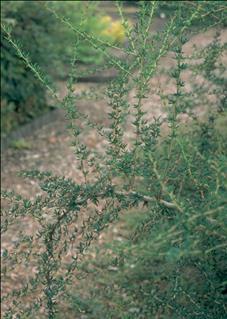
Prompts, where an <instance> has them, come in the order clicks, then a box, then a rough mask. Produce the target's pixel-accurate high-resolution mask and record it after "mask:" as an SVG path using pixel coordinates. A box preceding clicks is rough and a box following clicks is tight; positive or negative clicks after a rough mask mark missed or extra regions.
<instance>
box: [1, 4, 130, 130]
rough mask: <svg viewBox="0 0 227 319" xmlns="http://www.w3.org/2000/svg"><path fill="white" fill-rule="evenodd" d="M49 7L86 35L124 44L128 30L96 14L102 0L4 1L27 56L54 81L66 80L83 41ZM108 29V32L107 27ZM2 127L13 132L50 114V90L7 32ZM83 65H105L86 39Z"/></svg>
mask: <svg viewBox="0 0 227 319" xmlns="http://www.w3.org/2000/svg"><path fill="white" fill-rule="evenodd" d="M46 4H48V6H49V7H51V8H52V9H54V10H55V11H56V12H57V13H58V14H59V15H61V16H64V17H66V18H67V19H69V21H70V22H71V23H72V25H73V26H74V27H75V28H77V29H79V30H80V31H81V32H86V33H87V34H90V35H92V36H94V37H100V38H101V39H103V40H108V41H109V42H110V43H112V42H116V41H122V40H123V38H124V32H123V29H122V28H121V26H120V24H119V23H118V22H117V23H115V22H113V21H112V20H111V21H109V22H108V23H106V22H107V21H106V22H105V23H103V20H102V19H101V14H99V13H98V12H97V10H96V7H97V5H98V1H94V2H93V3H89V5H88V4H87V3H86V2H84V1H47V2H46V3H45V1H3V2H1V19H2V22H4V23H5V24H7V25H8V26H10V28H11V32H12V35H13V36H14V38H16V39H19V41H20V46H21V47H22V48H23V50H24V52H29V57H30V59H31V61H32V63H33V64H34V65H39V67H40V69H41V70H42V71H44V72H45V73H46V74H48V77H49V78H48V79H47V80H48V81H49V82H53V80H55V79H57V78H60V79H64V78H65V76H66V74H68V71H69V65H70V61H71V59H72V57H73V54H74V52H73V46H74V44H75V43H76V41H77V40H78V34H75V32H73V31H72V30H70V29H69V28H68V27H67V26H66V25H64V24H62V23H60V22H59V20H57V19H56V17H55V16H54V15H53V14H50V12H49V11H48V10H47V8H46ZM104 28H106V29H107V30H108V32H107V33H108V34H107V33H105V31H104V32H103V29H104ZM1 48H2V49H1V71H2V75H1V92H2V94H1V102H2V103H1V114H2V122H1V129H2V133H3V134H7V133H8V132H10V131H11V130H12V129H14V128H15V127H17V126H18V125H19V124H24V123H26V122H28V121H30V120H31V119H32V118H34V117H36V116H38V115H39V114H42V113H43V112H46V111H47V110H49V107H50V106H48V105H47V104H48V103H47V97H46V89H45V87H44V86H43V85H42V84H40V82H39V81H38V80H37V79H36V78H34V76H33V74H32V72H31V71H30V70H29V69H28V68H27V67H26V66H25V65H24V63H23V61H22V59H21V58H19V57H18V55H17V54H16V53H15V51H14V49H13V48H12V46H11V45H10V44H9V43H8V42H7V41H6V40H5V38H4V34H3V33H2V34H1ZM77 58H78V61H79V62H80V63H81V64H96V65H100V64H101V63H102V62H103V53H102V52H101V51H100V50H97V49H95V48H94V47H93V46H92V45H91V44H90V43H89V41H87V40H85V39H83V40H81V41H80V43H79V47H78V48H77Z"/></svg>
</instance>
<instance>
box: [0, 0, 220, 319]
mask: <svg viewBox="0 0 227 319" xmlns="http://www.w3.org/2000/svg"><path fill="white" fill-rule="evenodd" d="M211 3H213V6H212V5H211ZM139 5H140V10H139V13H138V18H137V22H136V24H135V26H134V27H132V26H130V25H129V23H128V21H127V19H126V18H125V17H124V11H123V9H122V4H121V2H117V7H118V10H119V14H120V16H121V18H122V23H123V26H124V28H125V30H126V35H127V37H128V46H127V47H126V48H121V47H119V46H116V45H111V44H110V43H109V42H106V41H104V40H101V39H100V38H98V37H95V36H93V35H92V36H91V35H89V34H87V33H86V32H83V31H81V30H80V29H78V28H77V27H75V26H73V25H72V24H71V22H70V21H69V20H67V19H66V18H64V17H62V16H61V15H60V14H59V13H58V12H56V11H55V10H54V9H53V8H52V7H51V6H48V4H47V6H48V8H49V10H50V12H51V13H52V14H54V15H55V17H56V18H57V19H58V20H59V21H61V23H63V24H64V25H66V26H68V27H69V28H70V29H71V30H72V31H73V32H75V34H77V35H78V34H79V38H77V42H76V45H75V48H74V52H75V54H74V56H73V58H72V70H71V73H70V78H69V81H68V86H67V87H68V94H67V95H66V96H65V97H64V99H63V100H60V99H59V97H58V94H57V93H56V92H55V91H54V90H53V89H52V87H51V86H50V85H49V84H46V82H45V79H44V78H43V76H42V74H40V73H39V71H38V70H37V69H36V67H35V66H34V65H33V63H32V61H31V60H30V59H29V58H28V57H27V56H26V55H25V54H24V52H23V50H22V49H21V47H20V46H19V45H18V44H17V42H15V40H14V38H13V36H12V34H11V33H10V30H9V29H8V28H7V26H6V25H3V26H2V28H3V31H4V37H5V38H6V40H8V42H9V43H11V45H12V46H13V47H14V49H15V50H16V52H17V54H18V55H19V57H20V58H21V59H22V60H24V62H25V64H26V66H27V68H28V69H30V70H31V71H33V72H34V73H35V75H36V76H37V77H38V78H39V80H40V81H41V82H42V83H43V84H44V85H45V84H46V88H47V89H48V90H49V91H50V93H52V95H53V97H54V98H55V99H56V103H57V104H58V105H61V106H62V107H63V108H64V109H65V111H66V117H67V119H68V121H69V129H70V131H71V132H72V135H73V136H74V142H73V146H74V148H75V155H76V157H77V160H78V165H79V168H80V170H81V172H82V175H83V178H84V181H83V182H81V183H76V182H74V181H73V180H70V179H67V178H65V177H64V176H55V175H53V174H52V173H51V172H38V171H30V172H22V173H21V174H22V175H23V176H25V177H27V178H32V179H36V180H37V181H38V182H39V185H40V188H41V190H42V191H43V193H44V194H43V195H42V196H41V195H39V196H37V197H36V198H35V199H34V200H29V199H27V198H23V197H22V196H20V195H18V194H15V193H14V192H10V191H4V192H2V196H3V198H4V200H8V201H9V202H11V206H10V209H7V208H6V209H3V212H2V215H3V217H2V232H3V233H6V234H7V231H10V229H11V227H13V225H15V224H16V223H19V222H21V221H22V220H24V219H25V221H26V220H27V221H29V222H33V223H34V225H35V229H36V230H37V231H36V232H34V233H32V234H30V233H26V232H21V233H20V234H19V235H20V236H18V240H17V241H16V242H15V243H14V247H13V249H12V250H7V249H5V250H4V251H3V263H4V266H3V278H6V280H7V276H9V274H11V273H13V271H18V269H19V267H21V266H24V267H27V269H33V271H31V272H29V273H28V276H27V278H24V281H23V283H22V286H21V287H15V288H12V290H11V291H9V292H8V293H7V294H5V295H4V296H3V303H4V316H5V318H14V317H18V318H32V317H34V318H42V317H44V318H49V319H51V318H57V316H60V318H61V317H62V315H63V313H64V316H67V312H66V311H64V309H65V308H64V307H65V305H66V304H67V298H68V294H69V293H70V292H72V291H74V290H75V287H76V285H79V284H78V279H79V278H80V275H81V273H80V271H79V268H80V267H79V266H80V265H81V262H82V260H83V258H84V257H83V255H84V253H85V252H86V251H87V248H88V247H89V246H90V245H91V243H92V242H93V241H94V240H95V239H96V238H98V236H99V234H100V232H102V231H103V229H104V228H106V227H107V226H108V225H109V224H110V223H112V222H114V220H116V219H118V217H119V214H120V213H122V212H123V211H130V209H131V208H135V207H137V206H139V207H140V205H139V204H141V203H142V204H143V205H145V206H147V207H148V209H147V210H148V212H149V214H147V217H146V221H145V222H144V223H142V225H141V224H138V228H137V229H136V232H135V233H134V235H133V236H132V239H131V241H127V243H126V244H125V246H124V245H123V246H124V247H120V248H119V249H118V250H117V252H119V251H120V253H119V258H118V256H117V259H116V260H115V263H117V265H118V260H119V261H121V262H120V266H121V267H122V270H123V271H125V277H124V278H122V276H120V275H119V278H120V279H119V278H118V279H116V280H119V281H120V283H119V281H118V284H119V286H121V288H122V290H121V292H122V291H124V292H125V293H126V297H127V295H129V296H130V298H129V299H128V301H127V298H126V301H125V302H124V301H123V300H122V302H123V306H124V308H123V311H121V309H122V307H123V306H122V303H121V304H119V307H118V305H117V307H116V309H114V310H113V307H110V308H109V309H107V310H108V311H106V312H102V313H101V314H100V312H99V313H98V315H97V313H96V314H94V313H93V314H92V309H89V311H90V315H91V318H97V317H102V318H151V317H153V318H208V317H209V318H211V317H212V318H224V317H225V315H226V308H225V305H224V294H222V293H223V291H225V289H226V288H225V286H226V279H225V278H224V273H225V260H226V216H225V209H226V148H225V146H226V141H225V137H223V136H222V134H221V133H220V131H219V130H218V128H217V123H218V121H220V119H221V121H223V119H224V118H225V116H226V103H225V98H224V92H225V86H224V70H223V66H222V62H221V59H222V55H223V52H224V49H225V46H224V45H223V44H222V43H221V42H220V41H219V38H220V35H219V34H218V33H217V36H216V38H215V39H214V42H213V44H211V45H210V49H209V47H207V49H204V50H203V51H202V52H199V51H197V50H196V49H195V51H196V52H193V54H192V55H191V56H187V55H186V54H185V52H184V45H186V44H187V42H188V40H189V39H190V38H191V37H192V36H193V35H194V34H196V33H198V32H199V31H200V32H202V31H205V30H209V29H210V28H213V27H216V28H217V30H218V29H220V26H221V25H222V22H223V20H224V18H225V16H224V11H225V7H224V5H223V3H220V5H219V6H217V5H216V3H214V2H210V5H209V10H208V11H207V7H206V2H193V5H191V6H190V7H189V9H188V10H187V11H185V5H184V2H178V3H174V5H175V6H176V9H175V10H174V11H173V14H172V16H171V18H170V19H169V20H168V21H167V22H166V24H165V26H164V29H163V30H162V31H160V32H157V33H152V32H150V31H151V29H150V26H151V24H152V22H153V20H154V17H155V14H156V13H157V10H158V9H159V5H160V4H159V2H156V1H145V2H143V1H140V2H139ZM196 21H204V26H203V25H201V24H200V25H199V26H198V27H196V28H192V27H191V26H192V25H193V24H194V23H195V22H196ZM220 32H221V30H219V33H220ZM83 40H86V41H88V42H89V43H90V44H91V45H92V46H93V48H94V49H96V50H98V51H101V52H102V54H104V56H105V57H106V60H107V62H106V65H105V66H104V67H105V68H108V67H111V68H112V67H114V68H116V70H117V71H118V76H117V78H116V79H115V80H113V81H112V82H111V83H110V84H109V85H108V86H107V90H106V99H107V101H108V105H109V109H110V111H109V120H110V125H109V127H104V126H102V125H97V124H96V123H94V122H92V121H91V120H90V119H89V117H88V116H87V115H85V114H84V113H82V112H81V111H79V109H78V107H77V106H78V103H77V102H78V101H77V96H76V95H75V94H74V84H75V83H76V80H77V63H78V60H79V58H78V54H77V48H78V44H79V42H80V41H83ZM111 49H113V51H112V50H111ZM119 50H120V51H123V52H124V54H125V59H124V60H122V59H120V58H118V57H117V56H116V55H115V53H116V51H117V52H118V51H119ZM112 52H113V53H112ZM168 55H170V57H171V59H172V58H173V60H174V61H175V63H174V66H173V67H172V68H171V69H170V70H168V71H166V72H167V73H168V74H167V75H168V82H172V83H173V84H174V90H172V91H171V92H170V93H168V94H167V92H165V90H164V92H163V93H161V91H160V103H161V102H162V101H165V111H166V116H162V117H160V118H157V117H156V118H152V119H150V117H149V115H150V114H149V110H146V108H145V107H144V106H145V105H146V103H147V99H148V98H149V99H150V100H149V101H150V102H149V103H150V104H149V105H150V108H152V106H153V105H155V104H153V102H154V99H153V98H154V96H153V94H154V93H152V91H151V85H150V80H151V79H153V78H154V77H155V76H156V75H159V73H161V72H162V71H161V68H160V67H161V66H162V65H161V63H162V57H164V56H168ZM187 70H188V71H190V74H191V76H192V82H190V79H188V78H187V81H188V83H187V84H188V85H189V90H188V87H186V83H185V81H184V77H183V75H184V74H185V72H186V71H187ZM198 71H199V72H200V73H199V74H200V76H201V77H202V78H203V79H204V82H203V85H204V87H205V88H206V90H205V92H204V91H202V88H201V84H200V83H197V81H196V80H195V79H196V77H195V75H196V72H198ZM200 90H201V95H200V94H199V93H200ZM130 92H133V93H134V100H133V102H131V101H130V100H129V95H130ZM156 93H157V92H156ZM209 94H212V97H213V98H212V99H211V98H208V95H209ZM214 100H215V101H216V102H215V103H214ZM204 103H205V104H204ZM201 107H203V108H204V109H205V110H207V109H208V107H209V114H208V119H206V118H205V119H198V116H197V113H198V111H199V108H201ZM183 115H184V117H186V119H187V122H188V123H189V124H190V125H192V128H193V129H192V130H191V131H190V130H189V131H188V132H187V131H185V129H184V127H185V126H186V124H185V121H183ZM86 128H89V129H92V130H95V131H96V132H97V133H98V134H99V135H100V136H101V137H102V138H103V139H104V140H105V141H106V144H105V145H106V147H105V149H104V154H103V152H102V153H101V152H100V153H99V152H98V150H97V152H96V153H94V151H93V150H91V149H90V148H89V147H88V146H87V145H85V144H84V143H82V142H81V138H80V137H81V135H82V134H86V133H85V132H86ZM125 128H127V129H125ZM127 131H128V132H127ZM129 132H131V135H130V137H129V138H128V136H127V134H126V133H129ZM142 213H143V212H141V214H142ZM122 248H123V249H122ZM125 259H128V260H129V261H130V262H131V261H132V262H133V263H134V264H135V268H133V269H131V270H127V267H126V268H124V267H125V266H124V265H126V264H125ZM151 263H153V266H152V267H151V268H150V267H149V265H150V264H151ZM215 268H216V269H215ZM82 274H83V273H82ZM196 276H198V277H196ZM197 278H199V279H200V280H201V281H199V280H198V281H199V282H197ZM137 284H138V285H137ZM107 285H108V283H107ZM74 286H75V287H74ZM97 293H98V292H97ZM130 294H131V295H130ZM124 295H125V294H124ZM113 298H115V297H114V296H113ZM118 300H119V298H118ZM131 304H133V305H135V307H133V308H134V310H135V308H136V309H137V310H136V311H135V313H133V311H132V309H131ZM208 304H209V306H208ZM103 307H104V306H103ZM103 307H102V309H103ZM96 309H97V308H96ZM119 309H120V310H119ZM112 311H114V312H112Z"/></svg>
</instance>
